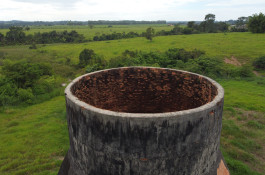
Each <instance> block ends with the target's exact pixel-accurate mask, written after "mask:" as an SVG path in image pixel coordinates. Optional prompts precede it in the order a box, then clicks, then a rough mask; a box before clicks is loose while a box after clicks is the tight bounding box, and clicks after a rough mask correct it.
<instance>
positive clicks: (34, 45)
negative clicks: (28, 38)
mask: <svg viewBox="0 0 265 175" xmlns="http://www.w3.org/2000/svg"><path fill="white" fill-rule="evenodd" d="M29 49H37V45H36V44H35V43H33V44H31V46H29Z"/></svg>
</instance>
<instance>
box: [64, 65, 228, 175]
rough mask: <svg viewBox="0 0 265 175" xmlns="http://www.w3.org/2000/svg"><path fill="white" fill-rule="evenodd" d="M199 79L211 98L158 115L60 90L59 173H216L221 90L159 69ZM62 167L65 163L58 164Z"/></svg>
mask: <svg viewBox="0 0 265 175" xmlns="http://www.w3.org/2000/svg"><path fill="white" fill-rule="evenodd" d="M117 69H135V70H137V71H138V70H140V71H141V69H145V70H146V69H147V70H151V71H152V70H154V69H157V70H159V71H164V70H166V71H169V72H180V73H184V74H187V75H191V76H192V77H197V78H199V79H204V80H206V81H207V82H209V83H210V84H211V86H214V87H215V88H216V92H217V93H216V95H215V96H214V98H213V99H212V100H211V101H209V102H207V103H205V104H203V105H201V106H199V107H196V108H192V109H186V110H181V111H175V112H174V111H173V112H162V113H126V112H115V111H110V110H106V109H100V108H97V107H95V106H92V105H90V104H88V103H86V102H83V101H81V100H80V99H78V98H77V97H76V96H75V95H73V91H72V89H73V86H75V84H76V83H77V82H79V81H80V80H81V79H82V78H84V77H87V76H92V75H93V74H101V73H102V72H103V71H98V72H94V73H90V74H86V75H83V76H81V77H78V78H77V79H75V80H74V81H73V82H72V83H71V84H69V85H68V87H67V88H66V90H65V97H66V109H67V121H68V129H69V138H70V149H69V151H68V154H67V156H66V159H65V160H64V163H63V164H62V167H61V170H60V171H59V174H73V175H215V174H217V171H216V170H217V168H218V165H219V163H220V159H221V156H220V151H219V146H220V134H221V128H222V111H223V98H224V90H223V88H222V87H221V86H220V85H219V84H218V83H217V82H215V81H214V80H212V79H210V78H207V77H205V76H201V75H198V74H194V73H190V72H186V71H180V70H174V69H162V68H143V67H129V68H116V69H109V70H104V72H106V71H110V72H111V71H113V70H114V71H115V70H117ZM63 165H64V166H65V167H67V168H65V167H63Z"/></svg>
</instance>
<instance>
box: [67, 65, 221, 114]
mask: <svg viewBox="0 0 265 175" xmlns="http://www.w3.org/2000/svg"><path fill="white" fill-rule="evenodd" d="M71 91H72V93H73V94H74V95H75V96H76V97H78V98H79V100H81V101H84V102H86V103H88V104H90V105H92V106H95V107H97V108H101V109H107V110H111V111H116V112H127V113H163V112H175V111H180V110H187V109H192V108H196V107H199V106H202V105H204V104H206V103H208V102H210V101H212V100H213V99H214V97H215V96H216V95H217V89H216V87H215V86H214V85H213V84H212V83H211V82H210V81H209V80H207V79H205V78H203V77H201V76H197V75H193V74H189V73H184V72H180V71H174V70H168V69H159V68H143V67H132V68H121V69H112V70H106V71H101V72H99V73H95V74H91V75H89V76H86V77H83V78H82V79H81V80H79V81H78V82H76V83H75V84H74V85H73V86H72V89H71Z"/></svg>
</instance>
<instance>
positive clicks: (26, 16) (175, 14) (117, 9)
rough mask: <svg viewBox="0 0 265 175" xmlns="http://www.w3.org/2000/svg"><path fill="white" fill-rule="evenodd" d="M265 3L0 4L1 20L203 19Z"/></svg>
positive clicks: (96, 0)
mask: <svg viewBox="0 0 265 175" xmlns="http://www.w3.org/2000/svg"><path fill="white" fill-rule="evenodd" d="M0 1H2V0H0ZM264 3H265V2H264V0H252V1H249V0H216V1H210V0H134V1H131V0H56V1H55V0H5V1H4V2H2V3H1V6H0V11H1V13H0V20H15V19H16V20H31V21H36V20H43V21H55V20H82V21H85V20H100V19H102V20H103V19H106V20H124V19H128V20H162V19H164V20H203V19H204V15H205V14H207V13H214V14H216V17H217V19H218V20H225V19H236V18H237V17H239V16H248V15H252V14H253V13H259V12H264V11H265V4H264ZM235 16H236V18H235Z"/></svg>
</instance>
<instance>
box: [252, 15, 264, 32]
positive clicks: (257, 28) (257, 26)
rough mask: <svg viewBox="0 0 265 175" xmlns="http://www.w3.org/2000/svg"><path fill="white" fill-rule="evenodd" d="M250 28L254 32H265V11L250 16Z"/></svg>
mask: <svg viewBox="0 0 265 175" xmlns="http://www.w3.org/2000/svg"><path fill="white" fill-rule="evenodd" d="M248 28H249V30H250V31H251V32H252V33H264V32H265V16H264V14H263V13H260V14H259V15H257V14H254V15H253V16H251V17H249V22H248Z"/></svg>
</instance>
